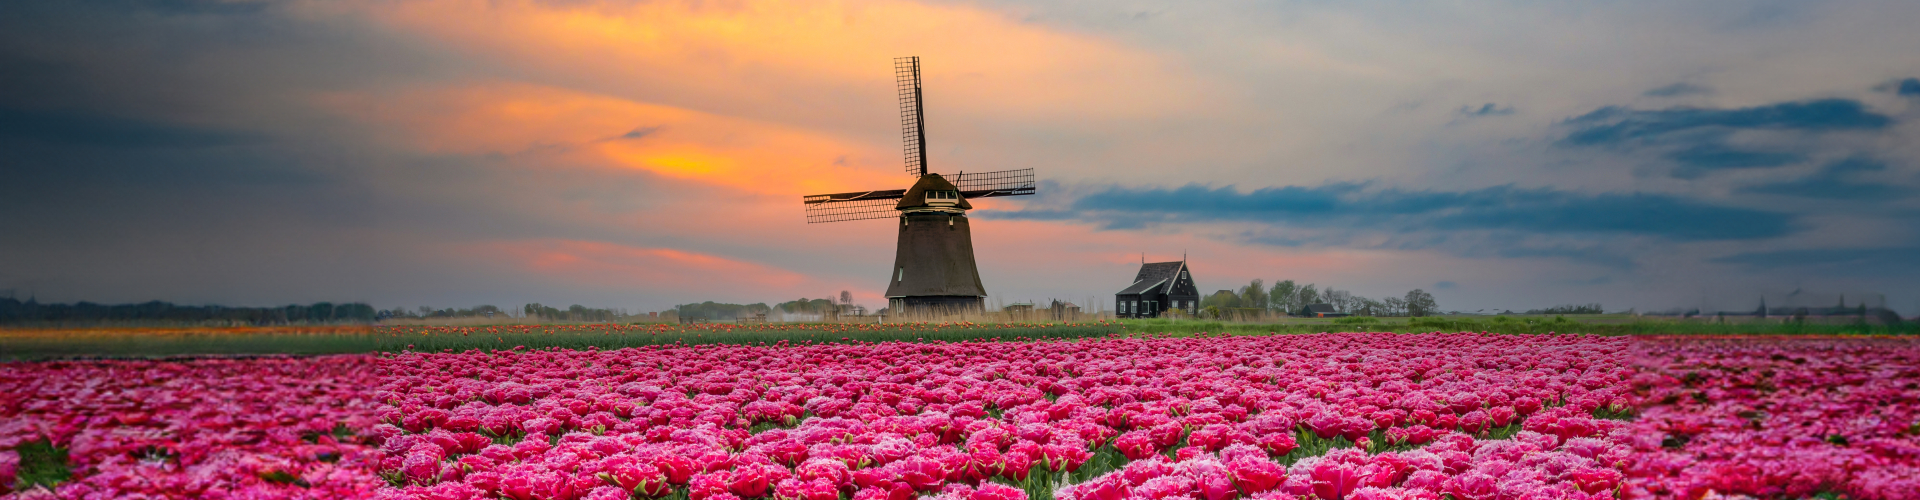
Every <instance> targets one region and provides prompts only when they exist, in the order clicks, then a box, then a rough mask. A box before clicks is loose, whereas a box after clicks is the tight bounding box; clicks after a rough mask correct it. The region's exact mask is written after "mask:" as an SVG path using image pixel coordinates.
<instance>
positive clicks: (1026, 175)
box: [952, 168, 1034, 198]
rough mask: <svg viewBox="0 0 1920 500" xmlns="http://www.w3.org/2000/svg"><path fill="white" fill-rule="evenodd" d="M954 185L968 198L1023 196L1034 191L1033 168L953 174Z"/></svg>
mask: <svg viewBox="0 0 1920 500" xmlns="http://www.w3.org/2000/svg"><path fill="white" fill-rule="evenodd" d="M952 181H953V185H954V187H958V188H960V195H961V196H965V197H968V198H992V197H996V196H1021V195H1029V194H1033V192H1034V182H1033V169H1031V168H1023V169H1020V170H1001V171H999V172H979V173H961V174H960V175H956V176H953V179H952Z"/></svg>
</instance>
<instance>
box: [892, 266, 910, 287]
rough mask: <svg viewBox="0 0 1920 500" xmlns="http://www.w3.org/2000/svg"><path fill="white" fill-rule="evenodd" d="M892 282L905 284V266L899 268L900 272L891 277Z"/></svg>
mask: <svg viewBox="0 0 1920 500" xmlns="http://www.w3.org/2000/svg"><path fill="white" fill-rule="evenodd" d="M893 281H894V282H895V283H905V282H906V281H907V266H900V270H899V271H898V272H896V273H894V275H893Z"/></svg>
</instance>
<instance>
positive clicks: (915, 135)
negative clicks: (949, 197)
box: [893, 56, 927, 177]
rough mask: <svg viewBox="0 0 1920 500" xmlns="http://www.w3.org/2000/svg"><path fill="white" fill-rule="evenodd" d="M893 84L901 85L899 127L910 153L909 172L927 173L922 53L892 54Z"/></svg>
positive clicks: (916, 174)
mask: <svg viewBox="0 0 1920 500" xmlns="http://www.w3.org/2000/svg"><path fill="white" fill-rule="evenodd" d="M893 78H894V84H895V86H896V87H899V89H900V130H901V132H900V133H901V136H902V138H903V139H904V143H905V146H904V149H905V150H906V153H907V175H912V176H916V177H917V176H922V175H927V124H926V122H925V121H923V120H922V118H924V117H925V115H926V113H925V112H924V111H922V110H921V109H920V57H919V56H913V57H896V58H893Z"/></svg>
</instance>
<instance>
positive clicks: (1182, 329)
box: [0, 315, 1920, 361]
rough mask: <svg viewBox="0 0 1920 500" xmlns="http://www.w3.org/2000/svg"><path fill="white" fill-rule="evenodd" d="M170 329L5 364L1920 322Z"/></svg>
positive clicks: (24, 340) (1779, 330) (1818, 329)
mask: <svg viewBox="0 0 1920 500" xmlns="http://www.w3.org/2000/svg"><path fill="white" fill-rule="evenodd" d="M226 330H228V331H225V332H218V333H216V332H208V333H195V332H191V331H189V332H186V333H180V332H171V333H167V334H145V333H140V332H139V331H138V330H130V331H129V333H125V334H106V335H103V334H93V335H37V334H34V333H33V331H30V330H29V331H23V330H0V360H5V361H26V360H46V359H85V358H151V357H169V356H202V355H213V356H233V355H275V354H287V355H318V354H344V353H366V352H397V351H402V350H414V351H428V352H433V351H443V350H452V351H465V350H468V349H482V350H487V349H500V350H504V349H513V348H518V347H524V348H529V349H546V348H562V349H587V348H599V349H619V348H624V347H644V346H659V345H706V344H734V345H773V344H777V343H780V342H783V341H784V342H788V343H864V342H965V341H1028V340H1056V339H1081V338H1097V337H1106V336H1110V335H1118V334H1126V335H1141V334H1154V335H1172V336H1189V335H1196V334H1230V335H1266V334H1301V333H1318V332H1346V331H1365V332H1398V333H1425V332H1436V331H1445V332H1461V331H1470V332H1480V331H1486V332H1495V333H1508V334H1539V333H1549V332H1553V333H1580V334H1595V335H1920V324H1916V323H1913V322H1908V323H1903V324H1899V325H1892V326H1888V325H1878V324H1869V323H1865V322H1793V321H1780V320H1772V321H1766V320H1748V321H1744V322H1728V323H1721V322H1714V321H1702V320H1668V319H1647V318H1637V317H1631V316H1626V315H1590V316H1571V317H1564V316H1554V317H1539V316H1530V317H1507V316H1491V317H1489V316H1444V317H1426V318H1370V317H1359V318H1339V319H1299V318H1288V319H1284V320H1280V321H1273V322H1247V323H1240V322H1221V321H1206V320H1169V319H1153V320H1122V321H1117V322H1116V321H1108V322H1103V323H1085V324H1059V323H1051V324H1049V323H1024V324H981V325H957V326H956V325H948V326H936V325H927V324H917V325H885V326H881V325H847V324H828V323H786V324H781V323H775V324H770V325H731V324H701V325H662V324H635V325H579V324H559V325H492V326H458V327H451V326H449V327H430V326H402V327H386V326H376V327H371V328H364V329H361V330H359V331H356V332H328V333H297V334H289V333H280V332H274V331H266V332H264V333H233V332H232V331H231V330H233V329H230V328H229V329H226Z"/></svg>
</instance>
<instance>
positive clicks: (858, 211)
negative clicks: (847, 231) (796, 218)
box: [801, 189, 906, 224]
mask: <svg viewBox="0 0 1920 500" xmlns="http://www.w3.org/2000/svg"><path fill="white" fill-rule="evenodd" d="M905 192H906V190H903V189H894V190H888V191H866V192H860V193H840V194H816V195H812V196H807V197H805V198H803V199H802V200H801V202H802V203H805V204H806V205H807V223H808V224H818V223H822V222H840V221H850V220H866V219H885V218H890V217H899V216H900V211H899V210H896V209H895V208H894V207H895V206H897V205H899V204H900V195H901V194H902V193H905Z"/></svg>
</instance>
